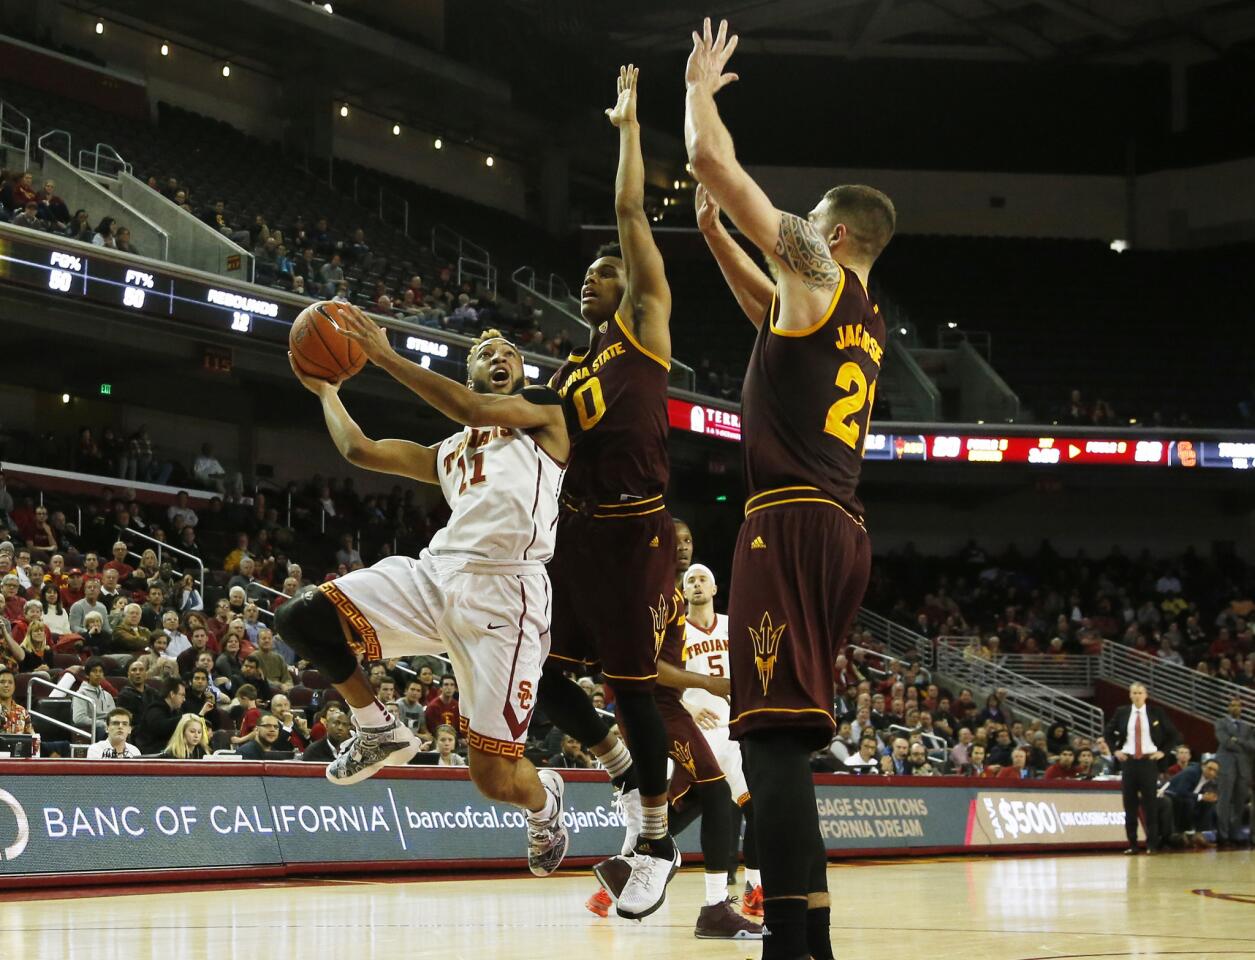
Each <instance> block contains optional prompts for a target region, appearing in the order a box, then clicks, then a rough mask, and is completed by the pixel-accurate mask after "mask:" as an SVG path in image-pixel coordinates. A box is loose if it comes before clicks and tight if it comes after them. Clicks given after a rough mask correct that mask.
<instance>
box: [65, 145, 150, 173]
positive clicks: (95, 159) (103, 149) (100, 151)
mask: <svg viewBox="0 0 1255 960" xmlns="http://www.w3.org/2000/svg"><path fill="white" fill-rule="evenodd" d="M84 157H86V158H87V159H89V160H91V161H92V164H91V167H90V168H89V167H88V166H87V162H86V160H84ZM66 159H67V160H68V159H69V157H67V158H66ZM102 159H103V160H108V161H110V162H112V163H116V164H117V165H118V169H117V171H115V172H114V173H113V174H108V173H101V172H100V161H101V160H102ZM78 168H79V169H80V170H84V171H86V170H90V172H91V173H92V174H94V175H95V176H97V177H116V176H117V175H118V173H130V172H131V171H132V170H133V169H134V168H133V167H132V166H131V165H130V164H129V163H127V162H126V160H124V159H123V158H122V154H120V153H118V151H117V150H115V149H114V148H113V147H112V146H110V145H109V144H107V143H98V144H96V145H95V146H94V147H92V149H90V150H80V151H79V152H78Z"/></svg>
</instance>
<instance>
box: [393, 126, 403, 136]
mask: <svg viewBox="0 0 1255 960" xmlns="http://www.w3.org/2000/svg"><path fill="white" fill-rule="evenodd" d="M392 135H393V136H394V137H399V136H401V124H399V123H394V124H393V125H392Z"/></svg>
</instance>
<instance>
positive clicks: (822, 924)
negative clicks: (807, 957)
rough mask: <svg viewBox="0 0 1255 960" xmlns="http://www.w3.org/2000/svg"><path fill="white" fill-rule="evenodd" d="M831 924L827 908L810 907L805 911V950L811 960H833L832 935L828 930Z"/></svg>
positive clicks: (830, 911) (830, 916) (830, 912)
mask: <svg viewBox="0 0 1255 960" xmlns="http://www.w3.org/2000/svg"><path fill="white" fill-rule="evenodd" d="M831 923H832V910H831V909H830V908H828V907H811V908H810V909H809V910H807V911H806V948H807V949H808V950H809V951H810V954H811V960H833V957H832V934H831V933H830V932H829V929H828V928H829V926H830V925H831Z"/></svg>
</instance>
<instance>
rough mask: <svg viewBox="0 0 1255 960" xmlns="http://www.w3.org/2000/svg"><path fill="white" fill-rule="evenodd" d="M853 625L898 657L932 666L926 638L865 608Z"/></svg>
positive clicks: (929, 645) (930, 651) (931, 655)
mask: <svg viewBox="0 0 1255 960" xmlns="http://www.w3.org/2000/svg"><path fill="white" fill-rule="evenodd" d="M855 623H857V624H858V625H859V626H860V627H862V628H863V629H864V630H866V631H867V632H868V633H870V634H871V635H872V636H873V637H875V638H876V639H877V640H879V641H880V642H881V643H883V644H884V645H885V646H887V647H888V648H889V649H890V650H892V651H893V652H894V653H895V654H897V655H898V656H901V657H905V658H910V657H914V658H915V659H916V660H919V661H920V664H921V666H925V667H931V666H932V665H933V646H932V644H931V643H930V642H929V640H928V638H927V637H924V636H921V635H920V634H918V633H916V632H915V631H914V630H908V629H907V628H906V627H904V626H902V625H901V624H898V623H894V622H893V621H892V620H889V619H887V618H886V617H882V616H881V615H880V614H878V613H873V612H872V611H871V610H868V609H866V608H861V609H860V610H859V612H858V615H857V616H856V617H855ZM908 662H909V661H908Z"/></svg>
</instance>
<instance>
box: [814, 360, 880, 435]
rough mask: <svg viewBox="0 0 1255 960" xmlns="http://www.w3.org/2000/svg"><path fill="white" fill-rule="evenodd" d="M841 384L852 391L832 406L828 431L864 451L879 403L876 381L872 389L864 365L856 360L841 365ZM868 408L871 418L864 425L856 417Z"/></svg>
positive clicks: (827, 426) (838, 380) (873, 382)
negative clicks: (876, 405)
mask: <svg viewBox="0 0 1255 960" xmlns="http://www.w3.org/2000/svg"><path fill="white" fill-rule="evenodd" d="M837 386H838V387H839V388H841V389H842V390H848V391H850V392H849V393H848V394H847V395H846V396H844V397H842V398H841V399H840V400H838V401H837V402H836V403H834V404H833V405H832V406H831V407H829V408H828V418H827V419H826V420H825V421H824V433H828V434H831V435H832V436H834V437H836V438H837V439H838V440H840V441H841V442H842V443H844V444H845V445H846V446H848V447H849V448H850V449H851V450H857V451H859V452H862V449H863V444H864V443H866V441H867V427H868V425H869V424H870V423H871V419H872V404H873V403H875V402H876V383H875V381H872V385H871V388H870V389H868V386H867V377H865V376H864V375H863V368H862V367H860V366H859V365H858V364H857V363H855V362H854V361H853V360H849V361H847V362H845V363H843V364H841V369H840V370H838V371H837ZM864 408H866V409H867V417H866V418H865V419H864V421H863V422H862V423H861V424H860V423H859V422H858V421H857V420H856V419H855V418H856V417H857V416H858V415H859V414H860V413H861V412H862V411H863V409H864Z"/></svg>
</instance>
